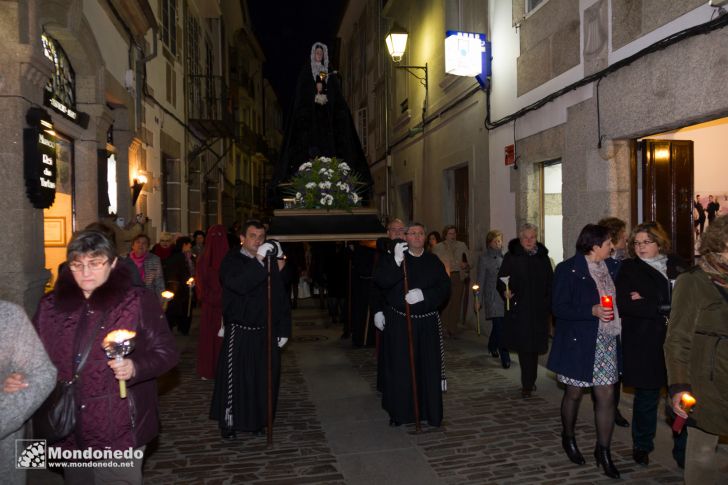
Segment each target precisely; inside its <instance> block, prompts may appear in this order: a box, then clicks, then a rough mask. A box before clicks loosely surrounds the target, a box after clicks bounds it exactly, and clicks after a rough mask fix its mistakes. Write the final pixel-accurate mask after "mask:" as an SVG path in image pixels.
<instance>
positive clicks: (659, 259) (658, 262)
mask: <svg viewBox="0 0 728 485" xmlns="http://www.w3.org/2000/svg"><path fill="white" fill-rule="evenodd" d="M640 259H641V260H642V261H644V262H645V263H647V264H649V265H650V266H652V267H653V268H654V269H656V270H657V271H659V272H660V274H661V275H662V276H664V277H665V278H667V256H666V255H664V254H658V255H657V256H655V257H654V258H640Z"/></svg>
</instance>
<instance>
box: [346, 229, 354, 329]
mask: <svg viewBox="0 0 728 485" xmlns="http://www.w3.org/2000/svg"><path fill="white" fill-rule="evenodd" d="M344 251H347V250H346V242H344ZM344 254H347V252H345V253H344ZM347 255H348V260H349V288H348V290H347V296H346V313H347V315H346V318H347V320H346V323H344V328H345V329H346V327H348V328H349V333H351V332H352V331H353V330H354V329H353V328H352V327H353V325H352V324H351V254H347ZM344 333H346V332H344Z"/></svg>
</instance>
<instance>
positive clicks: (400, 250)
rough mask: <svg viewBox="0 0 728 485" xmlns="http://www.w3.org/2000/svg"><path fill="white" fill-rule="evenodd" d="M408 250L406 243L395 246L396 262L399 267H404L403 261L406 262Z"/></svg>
mask: <svg viewBox="0 0 728 485" xmlns="http://www.w3.org/2000/svg"><path fill="white" fill-rule="evenodd" d="M408 249H409V246H408V245H407V243H406V242H401V243H397V244H395V245H394V262H395V263H397V266H402V261H404V252H405V251H407V250H408Z"/></svg>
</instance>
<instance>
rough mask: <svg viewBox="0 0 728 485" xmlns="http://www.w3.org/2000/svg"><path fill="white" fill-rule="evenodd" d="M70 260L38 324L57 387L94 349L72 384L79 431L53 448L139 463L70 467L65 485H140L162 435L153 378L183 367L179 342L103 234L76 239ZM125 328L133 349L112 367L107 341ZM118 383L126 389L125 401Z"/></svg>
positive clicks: (150, 296)
mask: <svg viewBox="0 0 728 485" xmlns="http://www.w3.org/2000/svg"><path fill="white" fill-rule="evenodd" d="M66 254H67V257H66V261H67V263H68V264H67V265H66V267H65V268H64V269H63V270H62V271H61V273H60V275H59V277H58V280H57V282H56V285H55V287H54V289H53V291H52V292H51V293H49V294H47V295H46V296H45V297H43V299H42V300H41V302H40V305H39V307H38V312H37V313H36V315H35V317H34V324H35V327H36V329H37V331H38V335H39V336H40V339H41V341H42V342H43V344H44V346H45V349H46V351H47V352H48V355H49V357H50V359H51V361H52V362H53V364H54V365H55V366H56V367H57V368H58V379H59V380H64V381H70V380H71V377H72V374H73V372H74V366H75V364H76V362H75V360H76V358H77V356H78V355H80V354H81V353H82V352H83V349H84V348H86V346H87V345H89V342H90V343H91V345H90V352H89V354H88V358H87V360H86V362H85V365H84V366H83V368H82V369H81V372H80V376H79V378H78V380H77V381H76V384H75V386H76V406H77V413H76V427H75V429H74V431H73V432H72V433H71V434H70V435H69V436H68V437H66V438H64V439H63V440H62V441H60V442H59V443H57V444H56V446H59V447H61V448H62V449H63V450H64V451H70V452H73V451H75V450H81V451H84V450H87V449H90V450H92V451H91V452H90V453H91V454H92V456H94V457H95V458H96V459H98V457H99V456H100V454H102V453H104V451H105V450H111V451H112V452H113V451H116V450H119V451H120V452H121V453H117V454H119V455H122V454H123V453H124V452H126V455H130V456H132V457H133V458H134V460H133V461H134V463H133V465H134V466H132V467H127V466H119V467H102V466H90V467H67V468H65V469H64V476H65V479H66V483H109V482H116V481H119V482H122V481H123V482H124V483H141V478H142V469H141V467H142V458H143V456H144V448H145V446H146V444H147V443H149V442H150V441H151V440H152V439H153V438H154V437H155V436H156V435H157V434H158V431H159V419H158V415H159V412H158V409H157V408H158V403H157V384H156V378H157V377H159V376H160V375H162V374H164V373H165V372H167V371H168V370H170V369H171V368H172V367H174V366H175V365H176V364H177V361H178V360H179V355H178V352H177V349H176V346H175V342H174V337H173V336H172V334H171V333H170V331H169V326H168V325H167V321H166V319H165V317H164V312H163V311H162V308H161V307H160V305H159V302H158V300H157V297H156V295H154V294H153V293H151V292H150V291H149V290H147V289H145V288H141V287H135V286H133V285H132V278H131V274H130V272H129V270H128V269H127V267H126V265H121V264H117V263H118V261H117V258H116V251H115V248H114V245H113V244H112V243H111V241H110V240H109V239H107V238H106V237H105V236H104V235H103V234H101V233H99V232H96V231H81V232H79V233H77V234H76V235H75V236H74V237H73V239H72V240H71V242H70V243H69V245H68V248H67V253H66ZM121 329H124V330H131V331H134V332H136V338H135V347H134V349H133V350H132V352H131V353H130V354H129V355H128V356H126V357H125V358H124V359H122V360H119V361H117V360H114V359H111V360H109V359H108V358H107V356H106V354H105V353H104V350H103V348H102V341H103V339H104V337H105V336H106V335H107V334H108V333H109V332H111V331H113V330H121ZM120 380H124V381H126V383H127V384H126V385H127V388H128V395H127V397H126V398H121V397H120V392H119V381H120ZM87 453H89V452H87ZM107 453H109V452H107ZM103 458H104V459H103V461H109V459H108V457H107V456H106V455H104V457H103ZM113 458H117V456H114V457H113ZM124 458H126V459H127V460H128V458H127V456H124Z"/></svg>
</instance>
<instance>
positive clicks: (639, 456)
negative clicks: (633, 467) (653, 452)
mask: <svg viewBox="0 0 728 485" xmlns="http://www.w3.org/2000/svg"><path fill="white" fill-rule="evenodd" d="M632 458H634V462H635V463H637V464H638V465H642V466H647V465H649V464H650V452H649V451H645V450H638V449H637V448H635V449H634V450H632Z"/></svg>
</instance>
